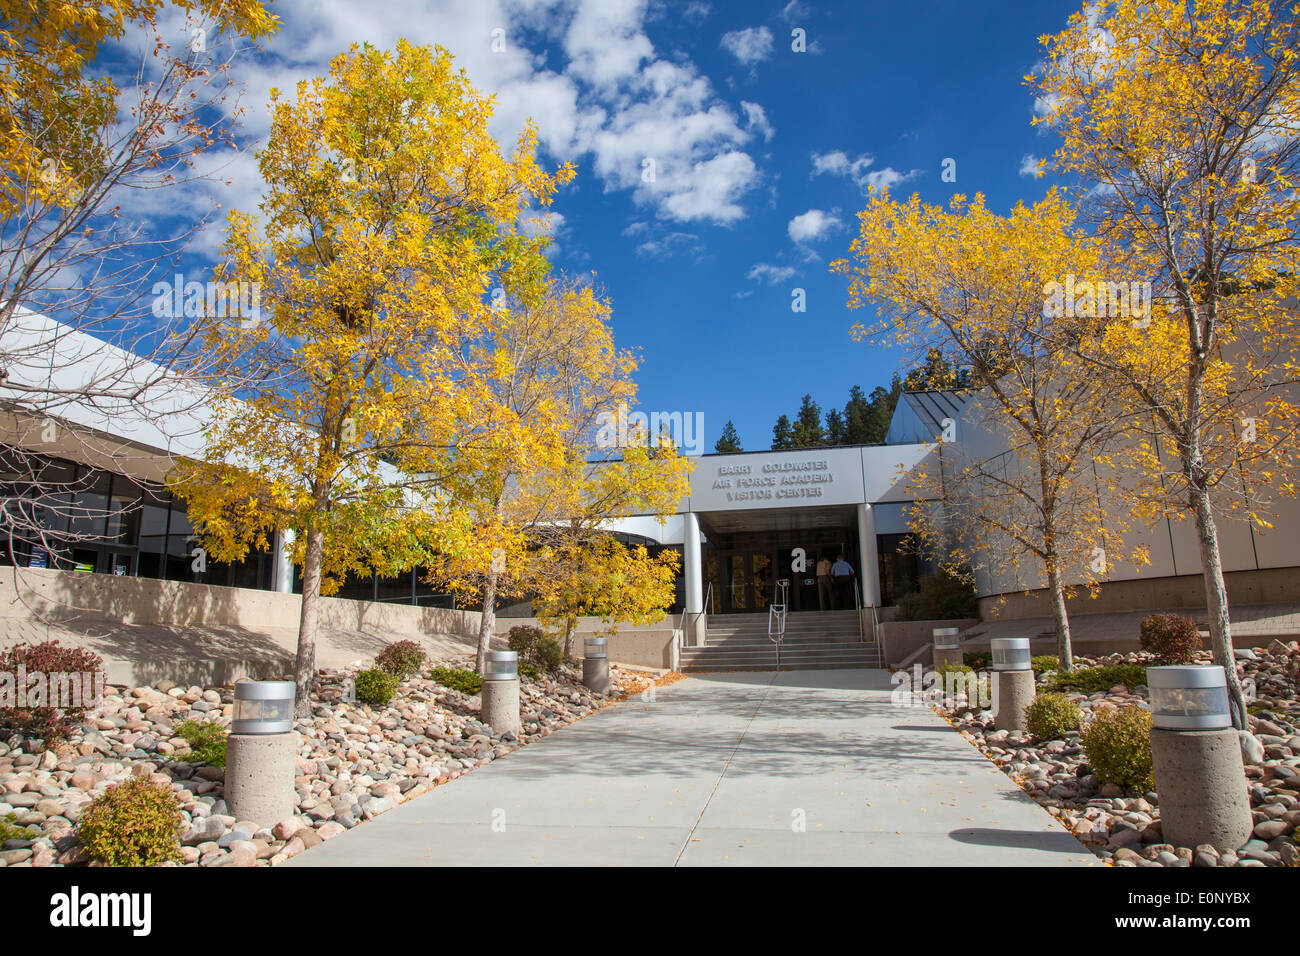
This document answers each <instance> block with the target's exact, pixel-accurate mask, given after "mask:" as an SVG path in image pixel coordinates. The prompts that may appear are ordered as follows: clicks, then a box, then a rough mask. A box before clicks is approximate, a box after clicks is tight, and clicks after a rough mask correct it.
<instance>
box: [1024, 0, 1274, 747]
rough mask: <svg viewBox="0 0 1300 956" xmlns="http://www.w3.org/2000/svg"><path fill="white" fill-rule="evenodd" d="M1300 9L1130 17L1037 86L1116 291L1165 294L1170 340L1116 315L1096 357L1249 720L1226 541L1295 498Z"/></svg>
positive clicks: (1238, 712) (1268, 6) (1100, 23)
mask: <svg viewBox="0 0 1300 956" xmlns="http://www.w3.org/2000/svg"><path fill="white" fill-rule="evenodd" d="M1298 11H1300V8H1297V6H1296V4H1294V3H1277V2H1269V0H1198V2H1196V3H1184V2H1182V0H1113V2H1108V3H1104V4H1099V5H1091V4H1090V5H1088V6H1087V7H1085V8H1084V9H1083V10H1082V11H1081V12H1079V13H1077V14H1075V15H1074V16H1073V17H1072V18H1071V20H1070V23H1069V26H1068V28H1067V29H1066V30H1064V31H1062V32H1061V33H1059V34H1056V35H1054V36H1047V37H1043V38H1042V42H1043V44H1044V45H1045V47H1046V61H1045V65H1044V68H1043V69H1042V70H1041V71H1040V72H1039V73H1038V74H1037V75H1036V76H1030V77H1026V82H1028V83H1030V84H1032V85H1035V86H1036V87H1037V89H1038V93H1039V102H1040V104H1041V105H1042V109H1043V115H1042V116H1041V120H1040V121H1041V122H1043V123H1045V124H1047V125H1048V126H1050V127H1052V128H1053V129H1055V130H1056V131H1057V132H1058V133H1059V134H1060V136H1061V147H1060V149H1059V150H1058V152H1057V153H1056V156H1055V168H1056V169H1057V170H1058V171H1059V172H1060V173H1062V174H1063V175H1065V176H1067V177H1071V178H1074V179H1077V180H1078V181H1079V182H1080V184H1081V186H1082V187H1083V190H1082V200H1081V209H1082V212H1083V213H1084V214H1085V216H1086V217H1087V221H1090V222H1091V224H1092V227H1093V230H1094V232H1095V234H1096V237H1097V240H1098V241H1099V242H1100V243H1101V244H1102V245H1103V247H1104V255H1105V257H1106V269H1107V272H1108V275H1107V279H1108V280H1110V281H1114V282H1117V283H1126V284H1129V283H1133V282H1139V283H1149V284H1150V288H1151V290H1152V302H1153V309H1152V314H1151V316H1150V322H1149V323H1145V324H1139V323H1134V322H1133V321H1131V319H1130V318H1129V317H1127V316H1124V315H1116V314H1115V312H1114V310H1113V309H1111V310H1107V311H1105V312H1101V311H1099V313H1098V326H1099V332H1098V334H1096V335H1094V336H1091V337H1089V338H1088V339H1085V340H1083V341H1081V342H1080V343H1078V346H1079V347H1078V348H1077V354H1078V355H1079V357H1080V358H1081V359H1082V360H1084V361H1087V362H1089V363H1090V364H1092V365H1093V366H1094V367H1095V368H1096V369H1098V370H1099V371H1101V372H1102V373H1103V374H1104V379H1105V382H1106V385H1105V386H1104V387H1105V388H1106V389H1107V391H1108V392H1109V393H1110V394H1112V395H1113V396H1115V398H1116V399H1117V400H1118V401H1120V402H1122V403H1123V404H1124V405H1125V406H1126V407H1127V408H1128V409H1129V410H1130V412H1131V413H1132V415H1133V420H1134V421H1135V422H1136V423H1138V424H1139V425H1140V430H1139V431H1137V433H1136V442H1135V446H1136V448H1137V452H1136V464H1137V465H1138V466H1139V469H1140V472H1141V475H1142V477H1143V479H1144V480H1143V481H1142V483H1141V486H1140V488H1139V489H1138V494H1137V496H1136V500H1137V503H1138V507H1139V509H1141V510H1142V511H1143V512H1144V513H1146V514H1147V515H1148V516H1161V515H1163V516H1168V517H1170V518H1173V519H1180V518H1186V517H1187V516H1189V515H1190V516H1191V518H1192V520H1193V522H1194V523H1195V526H1196V531H1197V538H1198V541H1199V549H1200V558H1201V568H1202V572H1203V576H1204V581H1205V596H1206V605H1207V608H1208V610H1209V630H1210V636H1211V643H1212V647H1213V651H1214V659H1215V661H1216V662H1217V663H1219V664H1221V665H1223V667H1224V669H1225V671H1226V673H1227V676H1228V681H1229V688H1230V694H1231V698H1232V702H1233V709H1234V719H1235V720H1236V721H1237V722H1238V726H1244V719H1245V702H1244V699H1243V695H1242V691H1241V688H1240V685H1239V682H1238V680H1237V674H1236V668H1235V666H1233V647H1232V639H1231V634H1230V617H1229V608H1228V597H1227V591H1226V588H1225V585H1224V576H1223V560H1222V557H1221V554H1220V549H1219V532H1218V523H1219V521H1220V520H1222V519H1223V518H1224V517H1229V516H1241V517H1243V518H1245V519H1246V520H1248V521H1251V522H1253V523H1254V524H1255V526H1256V527H1257V528H1259V529H1266V528H1267V526H1268V516H1269V507H1268V503H1269V501H1270V499H1271V498H1273V497H1274V496H1276V495H1277V494H1279V493H1282V494H1289V493H1292V492H1293V491H1294V488H1293V485H1292V482H1293V481H1294V475H1295V466H1296V463H1297V462H1296V453H1297V419H1298V417H1300V414H1298V409H1297V405H1296V398H1295V396H1296V392H1295V386H1296V382H1297V362H1296V347H1297V342H1300V338H1298V337H1297V326H1296V312H1295V302H1296V295H1297V292H1298V291H1300V289H1298V288H1297V280H1298V279H1300V235H1298V234H1297V230H1300V191H1298V190H1297V186H1298V185H1300V12H1298Z"/></svg>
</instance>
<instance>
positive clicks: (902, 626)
mask: <svg viewBox="0 0 1300 956" xmlns="http://www.w3.org/2000/svg"><path fill="white" fill-rule="evenodd" d="M979 622H980V620H979V618H977V617H965V618H960V619H958V620H955V621H881V622H880V640H881V643H882V644H883V647H884V655H885V662H886V663H887V664H888V665H889V666H891V667H896V666H898V665H899V664H901V663H902V662H903V661H905V660H906V659H907V658H908V657H909V656H911V655H912V654H913V653H914V652H915V651H916V650H917V648H919V647H922V646H923V645H926V644H929V643H930V642H931V641H933V640H934V629H935V628H936V627H959V628H961V629H963V630H965V629H966V628H968V627H974V626H975V625H976V624H978V623H979ZM922 663H924V664H926V665H928V664H929V663H930V662H929V661H928V660H926V661H923V662H922Z"/></svg>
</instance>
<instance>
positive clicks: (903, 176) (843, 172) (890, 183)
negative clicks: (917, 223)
mask: <svg viewBox="0 0 1300 956" xmlns="http://www.w3.org/2000/svg"><path fill="white" fill-rule="evenodd" d="M875 163H876V157H874V156H872V155H871V154H870V153H863V154H862V155H860V156H858V157H857V158H855V159H850V158H849V156H848V154H847V153H845V152H844V151H843V150H839V149H837V150H832V151H831V152H829V153H813V154H812V167H813V171H812V175H813V176H821V175H823V174H825V175H830V176H844V177H847V178H849V179H852V180H853V183H854V185H856V186H857V187H858V189H860V190H861V191H862V192H864V193H865V192H866V191H867V188H868V187H873V188H875V189H876V190H877V191H879V190H882V189H891V188H893V187H894V186H897V185H898V184H899V183H904V182H907V181H908V180H910V179H915V178H916V177H918V176H920V175H921V170H919V169H913V170H911V171H910V172H906V173H904V172H899V171H898V170H897V169H894V168H893V167H892V166H885V167H883V168H882V169H872V168H871V167H873V166H874V165H875Z"/></svg>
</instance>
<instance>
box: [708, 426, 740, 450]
mask: <svg viewBox="0 0 1300 956" xmlns="http://www.w3.org/2000/svg"><path fill="white" fill-rule="evenodd" d="M713 450H714V451H716V452H722V453H724V454H725V453H727V452H736V451H744V450H745V449H743V448H741V447H740V434H739V433H738V432H737V431H736V423H735V422H733V421H732V420H731V419H727V424H725V425H723V426H722V436H721V437H720V438H719V439H718V440H717V442H716V443H715V444H714V446H713Z"/></svg>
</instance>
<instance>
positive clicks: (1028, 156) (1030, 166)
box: [1020, 153, 1042, 179]
mask: <svg viewBox="0 0 1300 956" xmlns="http://www.w3.org/2000/svg"><path fill="white" fill-rule="evenodd" d="M1040 162H1042V160H1040V159H1039V158H1038V157H1037V156H1035V155H1034V154H1033V153H1025V155H1023V156H1021V157H1020V175H1021V176H1031V177H1033V178H1034V179H1037V178H1038V177H1039V175H1041V173H1040V170H1039V165H1038V164H1039V163H1040Z"/></svg>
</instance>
